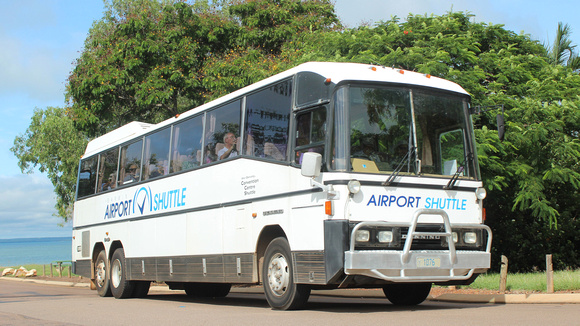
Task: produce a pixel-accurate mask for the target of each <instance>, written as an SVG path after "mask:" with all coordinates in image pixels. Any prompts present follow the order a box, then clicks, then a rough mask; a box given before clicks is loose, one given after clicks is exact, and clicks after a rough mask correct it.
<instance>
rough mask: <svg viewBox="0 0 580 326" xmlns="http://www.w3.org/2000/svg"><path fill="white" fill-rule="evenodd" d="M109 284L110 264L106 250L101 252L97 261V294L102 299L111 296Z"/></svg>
mask: <svg viewBox="0 0 580 326" xmlns="http://www.w3.org/2000/svg"><path fill="white" fill-rule="evenodd" d="M110 284H111V283H110V282H109V263H108V261H107V254H106V253H105V251H104V250H101V251H100V252H99V255H97V260H96V261H95V286H96V288H97V293H98V294H99V295H100V296H101V297H110V296H111V286H110Z"/></svg>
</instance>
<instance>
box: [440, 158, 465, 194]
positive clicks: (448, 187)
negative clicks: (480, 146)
mask: <svg viewBox="0 0 580 326" xmlns="http://www.w3.org/2000/svg"><path fill="white" fill-rule="evenodd" d="M463 170H464V167H463V164H462V165H460V166H459V168H457V171H455V173H454V174H453V176H452V177H451V179H450V180H449V182H448V183H447V185H446V186H444V187H443V189H445V190H451V189H453V186H455V182H457V179H459V175H460V174H461V173H463Z"/></svg>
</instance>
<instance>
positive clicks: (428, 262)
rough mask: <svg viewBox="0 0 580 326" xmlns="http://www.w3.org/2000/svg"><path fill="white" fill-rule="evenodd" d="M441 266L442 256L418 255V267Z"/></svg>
mask: <svg viewBox="0 0 580 326" xmlns="http://www.w3.org/2000/svg"><path fill="white" fill-rule="evenodd" d="M436 267H441V258H431V257H417V268H436Z"/></svg>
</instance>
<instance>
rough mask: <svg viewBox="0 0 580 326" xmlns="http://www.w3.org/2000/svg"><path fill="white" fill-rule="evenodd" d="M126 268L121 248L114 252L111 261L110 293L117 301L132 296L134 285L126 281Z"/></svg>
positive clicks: (123, 252)
mask: <svg viewBox="0 0 580 326" xmlns="http://www.w3.org/2000/svg"><path fill="white" fill-rule="evenodd" d="M126 266H127V265H126V264H125V251H124V250H123V248H119V249H117V250H115V252H114V253H113V258H112V259H111V292H112V293H113V296H114V297H115V298H117V299H125V298H130V297H131V296H132V294H133V286H134V283H133V282H131V281H128V280H127V275H126V273H127V269H126Z"/></svg>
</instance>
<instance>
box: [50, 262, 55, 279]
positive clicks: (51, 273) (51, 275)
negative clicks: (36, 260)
mask: <svg viewBox="0 0 580 326" xmlns="http://www.w3.org/2000/svg"><path fill="white" fill-rule="evenodd" d="M53 276H54V273H53V272H52V263H50V277H53Z"/></svg>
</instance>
